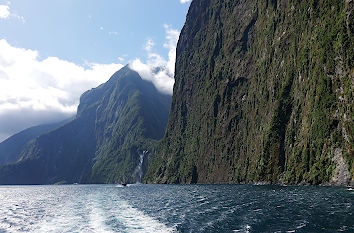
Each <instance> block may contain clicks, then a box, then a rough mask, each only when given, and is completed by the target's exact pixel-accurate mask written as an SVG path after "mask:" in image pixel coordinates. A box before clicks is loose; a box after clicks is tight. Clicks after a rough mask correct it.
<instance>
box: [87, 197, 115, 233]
mask: <svg viewBox="0 0 354 233" xmlns="http://www.w3.org/2000/svg"><path fill="white" fill-rule="evenodd" d="M98 202H99V200H97V199H96V200H94V201H93V203H91V209H90V215H89V226H90V230H92V231H93V232H97V233H103V232H107V233H109V232H113V231H112V229H111V228H110V227H109V226H107V225H106V224H105V220H106V217H105V213H104V211H103V209H102V207H100V206H99V203H98Z"/></svg>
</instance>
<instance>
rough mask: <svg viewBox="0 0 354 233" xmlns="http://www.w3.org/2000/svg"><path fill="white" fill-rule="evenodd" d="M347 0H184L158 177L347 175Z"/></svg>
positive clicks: (301, 179)
mask: <svg viewBox="0 0 354 233" xmlns="http://www.w3.org/2000/svg"><path fill="white" fill-rule="evenodd" d="M352 11H353V1H352V0H310V1H289V0H263V1H253V0H224V1H220V0H194V1H193V2H192V3H191V6H190V9H189V12H188V15H187V19H186V23H185V26H184V28H183V30H182V32H181V35H180V38H179V42H178V46H177V60H176V73H175V85H174V90H173V98H172V105H171V111H170V115H169V120H168V125H167V130H166V133H165V136H164V138H163V140H162V142H161V143H160V145H159V147H158V150H157V153H156V155H155V157H154V160H153V162H152V163H151V165H150V167H149V170H148V173H147V175H146V176H145V181H146V182H158V183H196V182H198V183H209V182H211V183H221V182H230V183H239V182H265V183H290V184H299V183H308V184H328V183H332V184H339V185H346V184H348V183H350V182H352V181H353V178H354V151H353V145H354V142H353V130H354V126H353V118H354V112H353V107H354V104H353V101H354V100H353V88H354V79H353V75H354V69H353V62H354V57H353V56H354V51H353V50H354V42H353V40H354V35H353V31H354V24H353V12H352Z"/></svg>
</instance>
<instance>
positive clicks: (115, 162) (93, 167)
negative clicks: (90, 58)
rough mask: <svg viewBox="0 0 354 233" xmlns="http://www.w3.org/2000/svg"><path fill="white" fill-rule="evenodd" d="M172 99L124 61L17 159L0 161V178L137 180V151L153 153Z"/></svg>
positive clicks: (8, 181)
mask: <svg viewBox="0 0 354 233" xmlns="http://www.w3.org/2000/svg"><path fill="white" fill-rule="evenodd" d="M170 99H171V98H170V96H167V95H163V94H160V93H159V92H158V91H157V90H156V88H155V87H154V86H153V84H152V83H150V82H147V81H144V80H142V79H141V77H140V76H139V74H138V73H136V72H135V71H132V70H130V69H129V68H128V67H124V68H123V69H121V70H119V71H118V72H116V73H115V74H114V75H113V76H112V77H111V79H110V80H109V81H108V82H107V83H105V84H102V85H100V86H99V87H97V88H94V89H92V90H90V91H87V92H86V93H84V94H83V95H82V96H81V99H80V105H79V107H78V113H77V116H76V118H75V119H74V120H73V121H71V122H69V123H68V124H66V125H64V126H62V127H61V128H59V129H57V130H54V131H52V132H49V133H47V134H43V135H41V136H39V137H38V138H37V139H35V140H34V141H32V142H31V143H30V144H28V145H27V146H26V148H25V149H24V150H23V151H22V153H21V159H20V160H19V161H18V162H17V163H15V164H11V165H7V166H3V167H0V183H2V184H55V183H63V182H65V183H69V184H70V183H120V182H136V181H137V174H134V170H135V169H136V167H137V165H138V163H139V154H141V153H142V151H149V153H152V152H153V147H154V145H155V144H156V141H157V140H158V139H160V138H161V137H162V136H163V133H164V130H165V125H166V123H167V117H168V111H169V106H170ZM147 161H148V158H145V162H144V163H143V170H145V169H146V166H147Z"/></svg>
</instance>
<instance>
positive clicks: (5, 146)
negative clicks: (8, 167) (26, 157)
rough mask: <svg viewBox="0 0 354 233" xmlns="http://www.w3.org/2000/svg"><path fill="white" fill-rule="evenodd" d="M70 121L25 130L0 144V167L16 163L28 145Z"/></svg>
mask: <svg viewBox="0 0 354 233" xmlns="http://www.w3.org/2000/svg"><path fill="white" fill-rule="evenodd" d="M69 121H70V119H68V120H64V121H61V122H57V123H53V124H45V125H38V126H33V127H30V128H28V129H25V130H23V131H21V132H19V133H17V134H15V135H13V136H11V137H9V138H8V139H6V140H5V141H3V142H1V143H0V166H1V165H5V164H9V163H15V162H16V161H17V160H18V159H19V158H20V155H21V151H22V150H23V149H24V147H25V146H26V144H27V143H29V142H30V141H31V140H34V139H35V138H36V137H38V136H40V135H41V134H44V133H47V132H50V131H52V130H55V129H57V128H59V127H60V126H62V125H64V124H66V123H68V122H69Z"/></svg>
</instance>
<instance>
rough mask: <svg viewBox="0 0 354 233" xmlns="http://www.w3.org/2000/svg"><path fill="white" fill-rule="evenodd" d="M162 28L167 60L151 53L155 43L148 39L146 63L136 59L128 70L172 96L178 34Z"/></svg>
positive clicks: (166, 26)
mask: <svg viewBox="0 0 354 233" xmlns="http://www.w3.org/2000/svg"><path fill="white" fill-rule="evenodd" d="M164 28H165V31H166V43H164V45H163V46H164V47H165V48H167V49H169V53H168V60H166V59H165V58H163V57H162V56H160V55H159V54H157V53H154V52H153V51H152V50H153V46H154V45H155V43H154V42H153V41H152V40H151V39H148V40H147V42H146V44H145V50H146V51H147V53H148V54H147V55H148V59H147V62H146V63H143V62H142V61H141V60H140V59H138V58H137V59H135V60H134V61H133V62H131V63H130V68H131V69H133V70H135V71H136V72H138V73H139V75H140V76H141V77H142V78H143V79H145V80H148V81H151V82H152V83H153V84H154V85H155V87H156V88H157V89H158V90H159V91H160V92H162V93H165V94H170V95H172V91H173V84H174V78H173V76H174V71H175V61H176V46H177V41H178V37H179V32H178V31H177V30H175V29H172V28H171V27H170V26H169V25H164Z"/></svg>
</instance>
